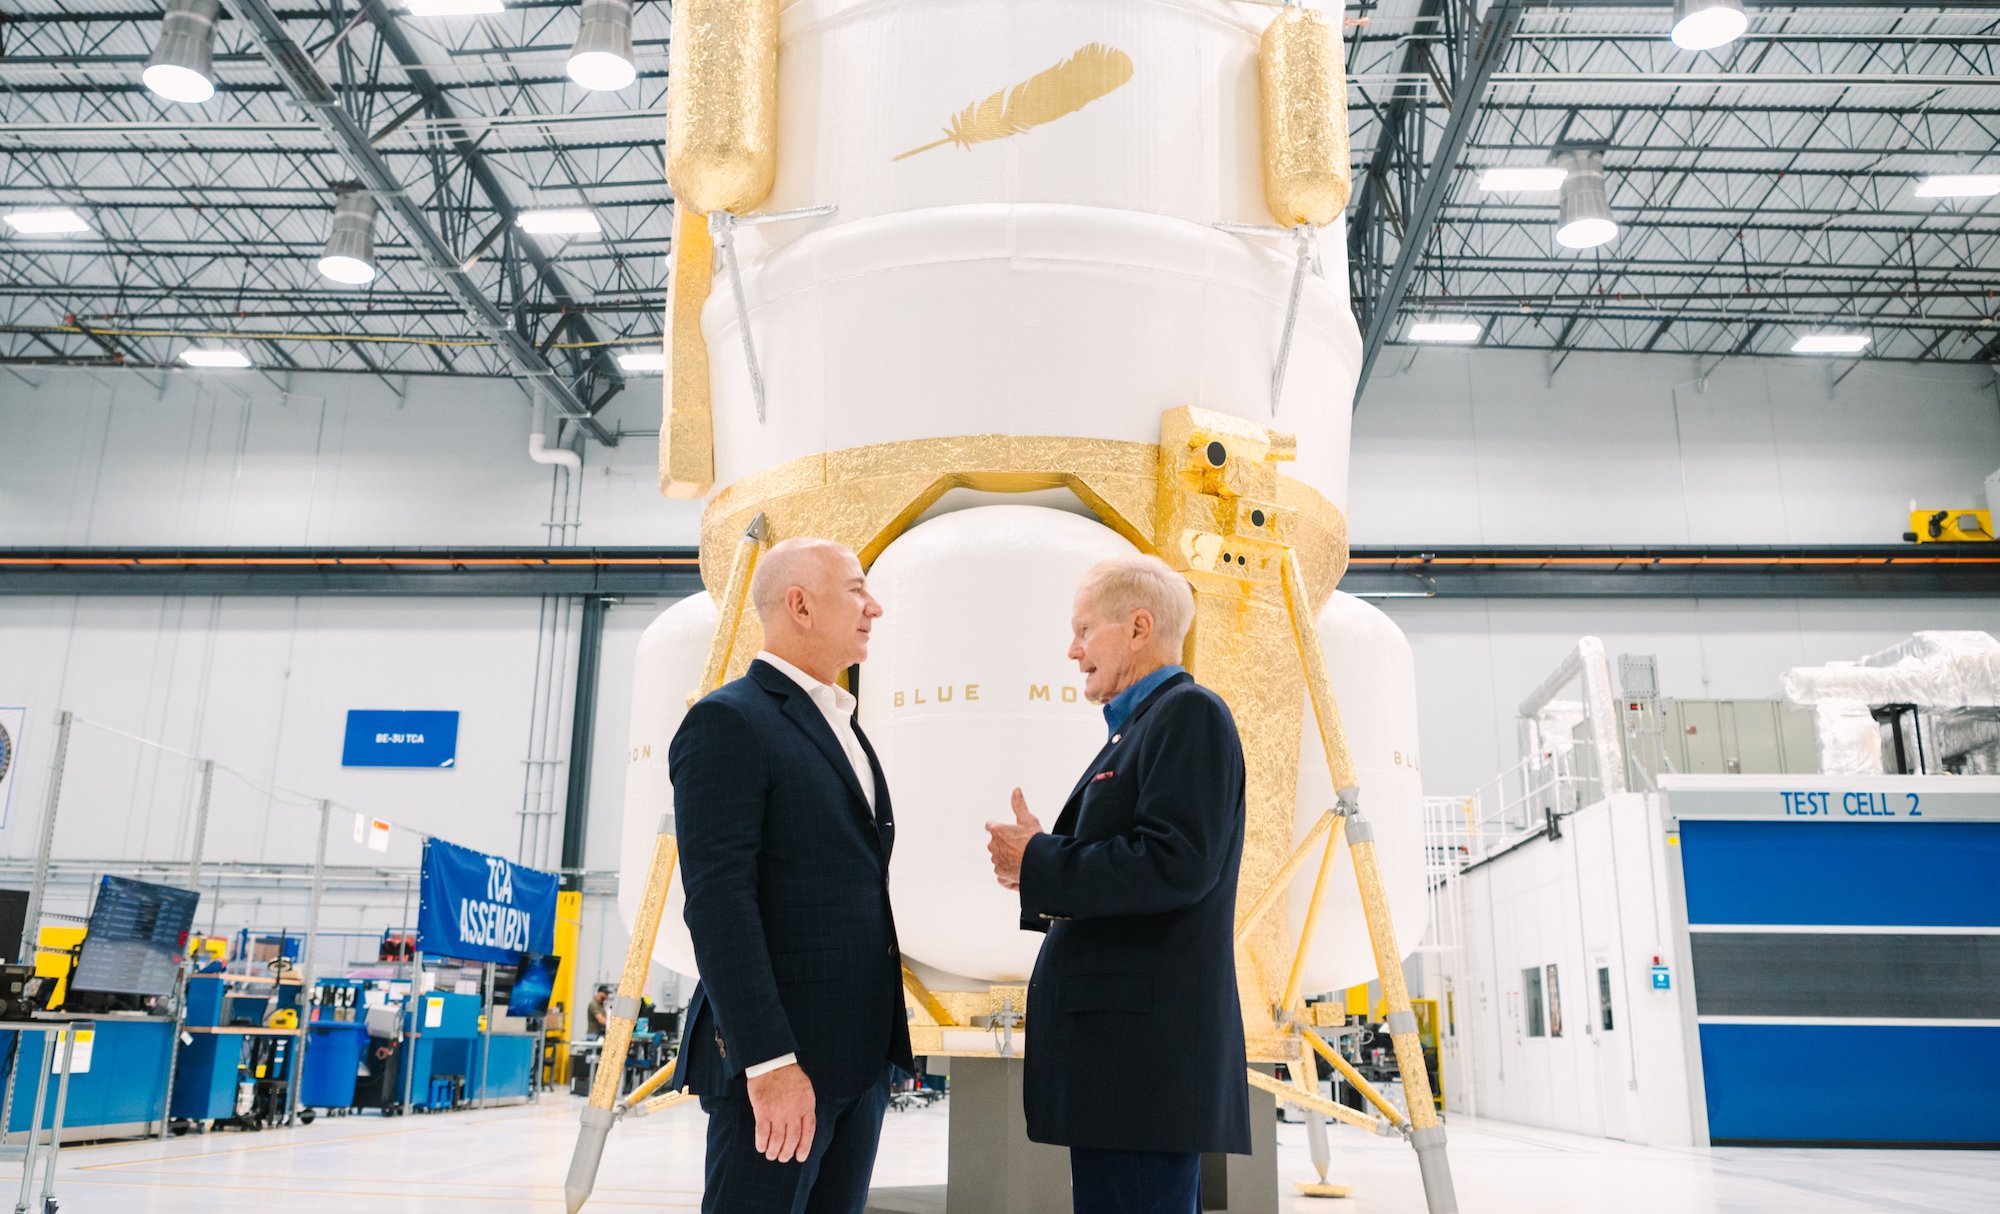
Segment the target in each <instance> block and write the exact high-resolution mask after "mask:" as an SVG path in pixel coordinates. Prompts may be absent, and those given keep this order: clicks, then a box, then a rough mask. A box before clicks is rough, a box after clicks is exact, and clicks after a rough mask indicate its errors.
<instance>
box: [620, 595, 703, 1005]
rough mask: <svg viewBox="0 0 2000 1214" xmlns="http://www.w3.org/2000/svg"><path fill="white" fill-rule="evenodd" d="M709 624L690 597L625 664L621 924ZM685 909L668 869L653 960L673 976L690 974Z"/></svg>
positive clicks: (638, 896)
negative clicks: (627, 735) (628, 692)
mask: <svg viewBox="0 0 2000 1214" xmlns="http://www.w3.org/2000/svg"><path fill="white" fill-rule="evenodd" d="M717 618H718V617H717V612H716V610H715V602H714V600H712V599H710V598H709V597H708V593H707V592H706V591H703V592H702V593H700V594H695V595H690V596H689V597H687V598H684V599H682V600H681V601H680V602H678V603H675V604H674V605H673V606H671V607H669V608H667V609H666V610H665V611H663V612H661V613H660V615H659V618H657V619H655V620H654V621H653V622H652V623H651V624H649V625H647V626H646V631H645V632H644V633H643V634H641V635H640V637H639V649H638V652H637V653H636V654H635V655H634V657H633V659H632V732H631V751H630V756H629V759H628V762H627V766H626V768H625V817H624V824H623V830H622V831H621V832H620V836H619V848H618V855H619V868H618V917H619V918H620V919H623V920H624V921H625V923H626V924H627V925H630V924H631V923H632V922H633V921H634V920H635V919H636V918H637V917H638V914H639V903H640V902H641V901H642V900H643V899H644V897H645V893H646V871H647V869H648V868H649V867H650V866H651V864H652V859H653V841H654V839H655V838H657V837H658V835H659V830H660V815H662V814H666V813H671V812H672V811H673V808H674V786H673V782H672V781H671V780H670V779H669V778H668V776H667V747H668V746H669V745H670V744H671V743H672V742H673V740H674V731H675V730H677V729H679V728H680V727H681V720H682V719H683V718H684V717H686V716H687V710H688V693H689V692H691V691H693V690H695V688H696V687H698V686H699V685H700V683H701V670H702V666H703V665H704V664H706V662H707V660H708V645H709V641H710V639H711V638H712V637H713V636H714V635H715V626H716V622H717ZM685 903H686V897H685V895H684V894H683V893H682V891H681V873H680V866H679V865H675V866H674V882H673V885H672V886H671V887H670V888H669V889H668V891H667V907H666V911H665V912H664V913H663V914H662V915H661V916H660V936H659V942H658V943H657V944H655V945H654V947H653V960H655V961H657V962H659V963H660V964H661V965H664V966H666V967H668V968H669V969H672V970H674V971H676V972H678V973H682V974H693V973H695V964H694V944H693V942H692V941H691V940H689V938H688V931H687V924H686V923H685V922H683V921H682V919H681V908H682V907H683V906H684V905H685Z"/></svg>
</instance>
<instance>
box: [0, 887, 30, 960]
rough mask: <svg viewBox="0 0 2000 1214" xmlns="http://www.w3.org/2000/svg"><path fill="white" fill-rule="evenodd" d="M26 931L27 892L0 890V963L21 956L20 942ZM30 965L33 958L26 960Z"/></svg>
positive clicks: (22, 890) (21, 890) (23, 890)
mask: <svg viewBox="0 0 2000 1214" xmlns="http://www.w3.org/2000/svg"><path fill="white" fill-rule="evenodd" d="M27 930H28V891H27V890H25V889H0V961H13V960H15V959H16V958H18V957H20V955H21V940H22V937H23V936H25V935H26V934H27ZM28 963H29V964H30V965H32V964H34V958H32V957H30V958H29V959H28Z"/></svg>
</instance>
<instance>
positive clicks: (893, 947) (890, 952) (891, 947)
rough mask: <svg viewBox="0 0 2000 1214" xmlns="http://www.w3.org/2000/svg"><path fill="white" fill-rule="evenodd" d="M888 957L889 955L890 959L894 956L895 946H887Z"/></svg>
mask: <svg viewBox="0 0 2000 1214" xmlns="http://www.w3.org/2000/svg"><path fill="white" fill-rule="evenodd" d="M889 955H890V956H891V957H893V956H895V955H896V946H895V945H893V944H892V945H890V946H889Z"/></svg>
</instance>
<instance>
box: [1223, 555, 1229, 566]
mask: <svg viewBox="0 0 2000 1214" xmlns="http://www.w3.org/2000/svg"><path fill="white" fill-rule="evenodd" d="M1222 563H1223V564H1225V565H1227V564H1228V563H1229V554H1228V553H1227V552H1225V553H1223V554H1222Z"/></svg>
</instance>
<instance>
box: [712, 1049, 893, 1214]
mask: <svg viewBox="0 0 2000 1214" xmlns="http://www.w3.org/2000/svg"><path fill="white" fill-rule="evenodd" d="M888 1105H889V1076H888V1072H887V1071H886V1070H885V1071H884V1072H883V1075H882V1081H881V1082H880V1083H877V1084H876V1085H875V1086H873V1087H871V1088H869V1089H868V1090H867V1091H865V1092H863V1093H861V1095H859V1096H849V1097H846V1098H844V1099H839V1100H835V1099H829V1098H827V1097H824V1096H822V1097H820V1099H819V1106H818V1108H817V1109H815V1110H814V1114H813V1115H814V1120H815V1125H814V1127H813V1143H812V1151H811V1153H810V1154H808V1155H807V1156H806V1159H805V1162H803V1163H800V1162H797V1161H793V1162H791V1163H772V1162H771V1161H770V1160H768V1159H766V1158H764V1156H763V1155H762V1154H760V1153H759V1152H758V1150H757V1114H756V1111H755V1110H753V1109H752V1108H751V1107H750V1098H749V1097H748V1096H744V1097H740V1098H735V1097H726V1098H721V1099H714V1100H711V1099H708V1098H703V1100H702V1102H701V1107H702V1108H703V1109H705V1110H706V1111H707V1112H708V1171H707V1176H706V1179H705V1180H704V1182H703V1184H702V1190H701V1209H702V1214H862V1212H863V1210H864V1209H865V1208H866V1207H867V1205H868V1177H869V1175H870V1174H871V1173H873V1172H874V1170H875V1147H876V1145H877V1144H878V1143H879V1142H880V1141H881V1138H882V1111H883V1110H884V1109H886V1108H887V1107H888Z"/></svg>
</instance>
